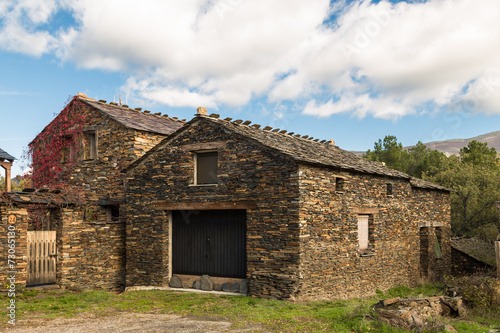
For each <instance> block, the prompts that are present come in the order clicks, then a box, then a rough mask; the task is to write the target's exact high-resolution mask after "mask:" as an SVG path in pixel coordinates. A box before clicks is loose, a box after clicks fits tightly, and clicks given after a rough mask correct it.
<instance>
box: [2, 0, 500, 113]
mask: <svg viewBox="0 0 500 333" xmlns="http://www.w3.org/2000/svg"><path fill="white" fill-rule="evenodd" d="M329 2H330V1H328V0H316V1H307V2H306V1H303V0H286V1H285V0H282V1H279V0H275V1H267V0H253V1H243V0H187V1H174V0H145V1H142V2H141V3H140V4H139V3H138V2H137V1H133V0H121V1H120V0H107V1H102V0H18V1H8V0H0V47H2V48H4V49H6V50H10V51H15V52H22V53H26V54H30V55H34V56H39V55H41V54H44V53H47V52H52V53H54V54H55V55H56V56H57V57H59V58H60V59H61V60H63V61H70V62H74V63H76V64H77V66H78V67H81V68H91V69H103V70H112V71H122V72H124V73H125V74H126V75H128V76H129V79H128V80H127V83H126V84H125V86H124V87H123V89H124V90H126V91H127V93H128V95H129V96H130V97H131V98H140V99H149V100H151V101H156V102H159V103H163V104H168V105H171V106H190V107H196V106H200V105H205V106H207V107H212V108H216V107H217V106H218V105H222V104H224V105H228V106H241V105H245V104H248V103H251V102H252V101H253V99H254V98H261V97H267V98H268V99H269V101H270V102H271V103H278V104H279V103H281V102H282V101H285V100H292V101H296V103H298V104H300V103H302V105H303V106H304V113H305V114H309V115H316V116H320V117H327V116H329V115H332V114H339V113H343V114H352V115H354V116H356V117H365V116H368V115H369V116H373V117H379V118H384V119H398V118H400V117H402V116H405V115H408V114H414V113H417V112H422V111H421V110H422V106H423V105H432V106H433V107H435V108H437V109H439V108H441V107H447V106H449V105H450V103H453V105H455V106H456V105H462V107H463V108H464V109H465V108H468V110H474V111H475V112H485V113H499V112H500V87H499V85H498V84H497V82H500V80H499V81H494V80H496V78H497V77H495V78H494V79H492V77H491V73H500V61H499V60H497V58H498V54H499V53H500V25H498V23H497V20H498V17H500V2H498V0H483V1H481V3H480V4H479V3H478V2H476V1H472V0H429V1H426V2H420V1H418V2H415V3H406V2H400V3H397V4H393V3H390V2H388V1H384V0H383V1H380V2H378V3H376V4H375V3H372V2H370V1H368V0H365V1H357V2H353V3H351V4H349V5H346V4H345V2H336V3H334V4H330V3H329ZM58 10H66V11H69V12H70V13H72V15H73V16H74V19H75V20H76V22H77V25H76V26H74V27H69V28H68V27H66V28H64V29H62V28H61V29H51V30H50V31H49V30H47V28H46V26H47V25H50V24H51V19H52V18H53V16H54V14H55V13H56V12H57V11H58ZM332 14H334V15H335V16H336V20H335V21H333V20H330V21H327V23H326V24H324V22H325V20H328V18H329V16H330V15H332ZM488 73H489V74H488ZM488 75H489V76H488ZM485 82H486V83H485ZM478 96H479V97H478ZM427 111H434V110H427Z"/></svg>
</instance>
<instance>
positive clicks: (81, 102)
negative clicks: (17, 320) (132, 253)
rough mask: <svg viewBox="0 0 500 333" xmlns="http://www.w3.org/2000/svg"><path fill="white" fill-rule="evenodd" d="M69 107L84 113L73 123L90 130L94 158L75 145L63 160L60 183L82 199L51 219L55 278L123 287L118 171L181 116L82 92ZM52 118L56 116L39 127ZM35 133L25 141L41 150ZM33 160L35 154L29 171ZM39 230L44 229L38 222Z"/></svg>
mask: <svg viewBox="0 0 500 333" xmlns="http://www.w3.org/2000/svg"><path fill="white" fill-rule="evenodd" d="M69 107H70V110H69V112H68V114H67V117H68V119H67V120H66V121H67V122H68V123H71V122H72V119H85V120H84V121H83V120H82V121H80V122H79V123H78V126H81V128H82V131H83V132H86V131H92V132H94V133H95V138H96V140H97V144H96V148H97V151H96V155H95V158H88V156H87V157H85V154H84V148H81V147H78V148H80V149H76V150H75V151H77V154H76V156H75V158H74V161H73V162H71V163H66V164H65V163H62V167H63V169H64V172H63V173H62V174H63V175H64V176H63V177H62V178H61V179H59V181H60V182H61V183H62V184H63V187H64V188H65V189H67V190H70V191H72V192H73V193H78V194H80V196H81V197H82V198H84V200H85V203H84V205H82V206H80V207H79V208H77V209H75V211H71V212H69V211H67V210H64V209H63V210H60V211H58V212H57V219H55V221H57V223H53V224H52V228H51V230H56V231H57V247H58V261H57V267H58V270H57V281H58V282H57V283H58V284H60V285H62V286H65V287H71V288H79V289H88V288H94V289H95V288H99V289H107V290H123V289H124V287H125V256H126V249H125V220H124V219H123V218H122V217H121V213H120V211H121V208H120V205H121V204H122V203H123V200H124V199H123V198H124V187H123V175H122V174H121V172H120V171H121V170H122V169H123V168H124V167H126V166H127V165H129V164H130V163H131V162H133V161H135V160H136V159H137V158H138V157H140V156H142V155H143V154H145V153H146V152H147V151H149V150H150V149H151V148H152V147H154V146H155V145H156V144H158V143H159V142H160V141H161V140H162V139H163V138H165V137H166V136H167V135H168V134H170V133H172V132H174V131H175V130H177V129H178V128H180V127H181V126H182V125H183V124H184V121H182V120H179V119H177V118H171V117H168V116H166V115H163V116H162V115H160V114H158V113H156V114H152V113H151V112H150V111H147V110H146V111H141V109H140V108H138V109H131V108H129V107H128V106H121V105H118V104H117V103H106V101H102V100H101V101H96V100H94V99H91V98H87V96H85V95H84V94H81V93H79V94H78V95H77V96H75V97H74V99H73V101H72V102H70V104H69ZM58 117H61V115H59V116H58ZM74 117H77V118H74ZM57 121H58V118H57V117H56V121H53V122H52V123H50V124H49V125H47V127H46V128H45V129H44V131H48V130H50V127H51V126H55V125H54V124H55V123H56V122H57ZM62 134H63V133H62ZM37 138H38V137H37ZM37 138H35V139H34V140H33V141H32V142H31V144H30V145H31V146H32V147H33V148H34V149H35V150H36V149H39V150H42V151H43V149H44V148H43V147H44V146H43V145H42V144H41V143H40V142H38V141H37ZM35 156H36V155H35ZM38 163H39V162H38V161H37V160H36V158H35V159H34V161H33V165H34V170H35V171H34V172H36V170H37V165H38ZM38 230H46V229H45V228H44V226H40V227H39V228H38Z"/></svg>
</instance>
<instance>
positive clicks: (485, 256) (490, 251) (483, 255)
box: [451, 237, 496, 267]
mask: <svg viewBox="0 0 500 333" xmlns="http://www.w3.org/2000/svg"><path fill="white" fill-rule="evenodd" d="M451 247H452V248H454V249H456V250H458V251H460V252H462V253H464V254H466V255H468V256H469V257H471V258H474V259H476V260H478V261H480V262H482V263H485V264H487V265H490V266H492V267H496V258H495V247H494V246H493V245H491V244H489V243H487V242H485V241H483V240H481V239H479V238H476V237H472V238H452V239H451Z"/></svg>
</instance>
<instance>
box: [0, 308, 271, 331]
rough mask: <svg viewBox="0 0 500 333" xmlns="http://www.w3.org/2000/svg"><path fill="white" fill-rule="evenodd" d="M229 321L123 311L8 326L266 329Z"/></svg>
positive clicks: (42, 328) (46, 328)
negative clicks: (108, 314)
mask: <svg viewBox="0 0 500 333" xmlns="http://www.w3.org/2000/svg"><path fill="white" fill-rule="evenodd" d="M231 326H232V323H230V322H227V321H210V320H200V319H194V318H189V317H182V316H179V315H169V314H138V313H122V314H119V315H116V316H110V317H87V318H85V317H76V318H71V319H60V318H58V319H54V320H44V321H36V320H32V321H29V322H25V323H23V326H19V327H15V326H13V327H8V328H7V329H6V331H7V332H16V333H28V332H29V333H42V332H64V333H94V332H99V333H112V332H113V333H114V332H175V333H185V332H207V333H211V332H234V333H236V332H263V331H262V330H261V328H260V327H246V328H244V329H237V330H233V329H231Z"/></svg>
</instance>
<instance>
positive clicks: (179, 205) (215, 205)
mask: <svg viewBox="0 0 500 333" xmlns="http://www.w3.org/2000/svg"><path fill="white" fill-rule="evenodd" d="M255 208H257V202H256V201H254V200H247V201H217V202H166V201H163V202H161V201H160V202H157V203H156V209H159V210H211V209H255Z"/></svg>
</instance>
